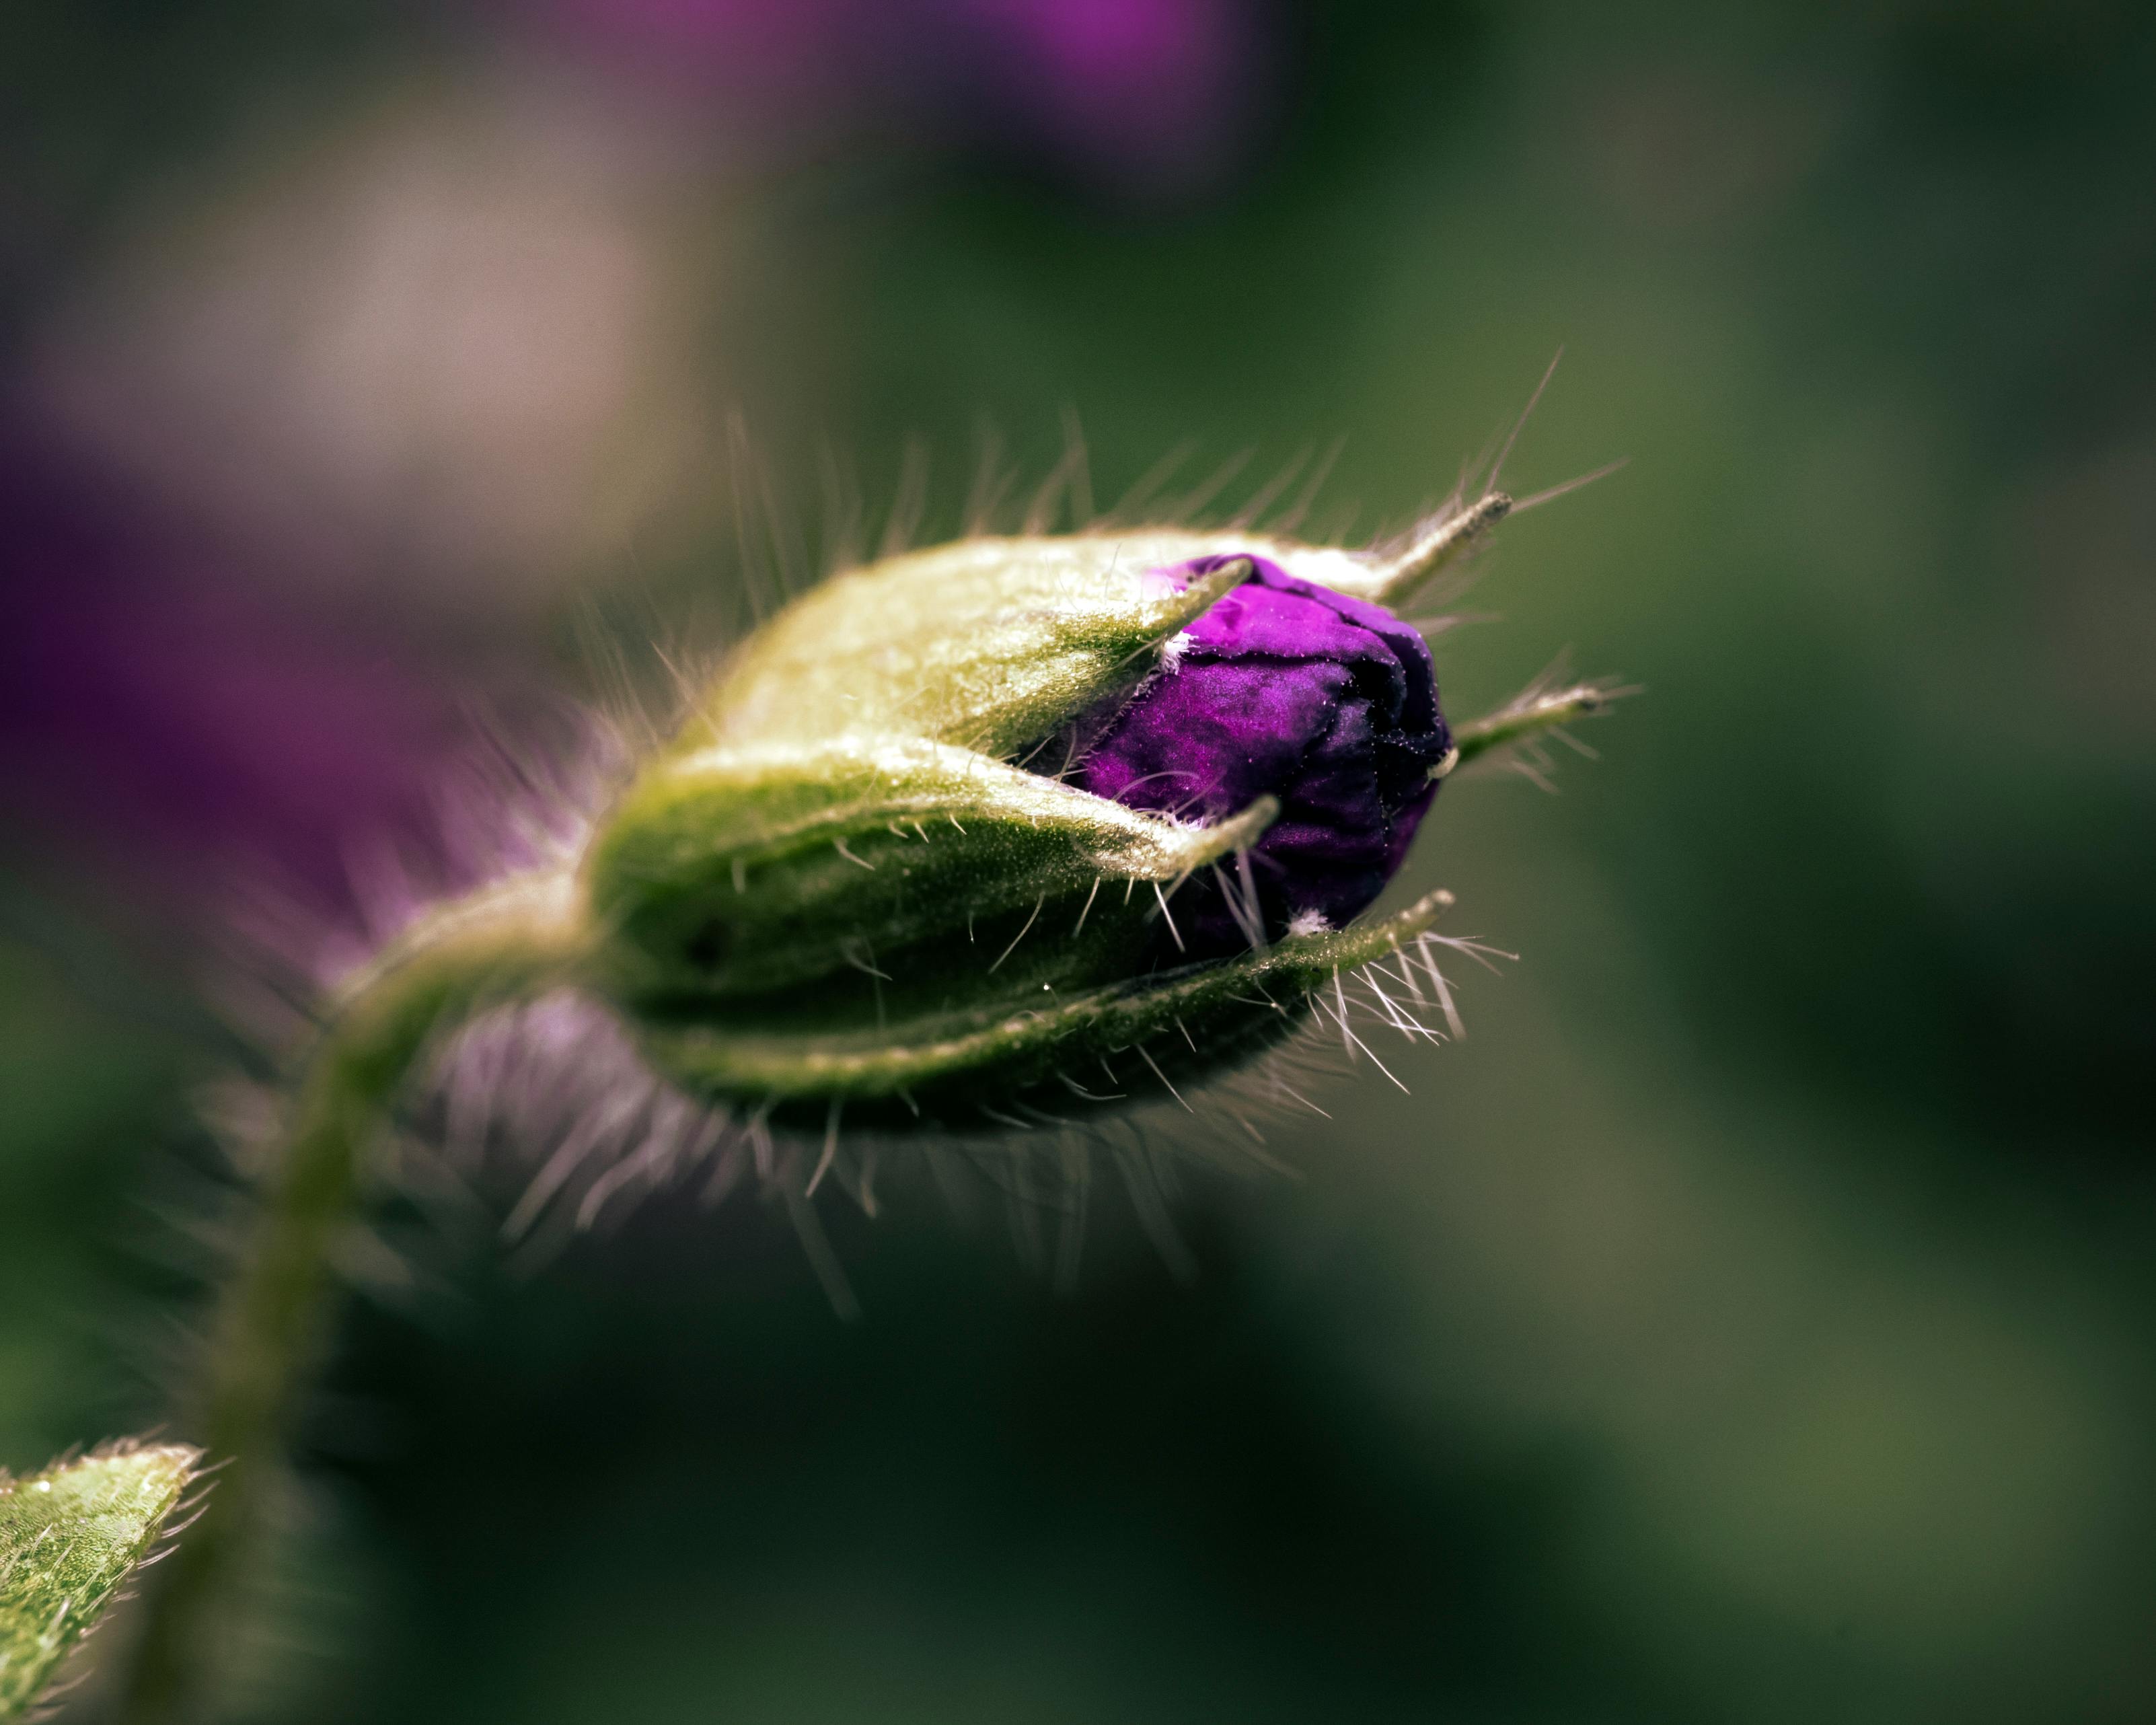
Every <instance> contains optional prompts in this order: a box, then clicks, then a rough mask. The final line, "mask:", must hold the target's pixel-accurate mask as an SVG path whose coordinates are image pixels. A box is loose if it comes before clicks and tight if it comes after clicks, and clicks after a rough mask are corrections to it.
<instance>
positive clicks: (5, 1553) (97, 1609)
mask: <svg viewBox="0 0 2156 1725" xmlns="http://www.w3.org/2000/svg"><path fill="white" fill-rule="evenodd" d="M201 1459H202V1457H201V1452H200V1451H199V1450H191V1449H188V1448H187V1447H186V1446H185V1445H179V1444H160V1445H134V1444H115V1445H111V1446H110V1447H109V1448H107V1449H104V1450H98V1451H96V1452H95V1454H92V1455H85V1456H83V1457H81V1458H80V1460H77V1461H60V1462H55V1463H54V1464H53V1466H50V1467H48V1468H46V1469H45V1470H44V1471H43V1472H42V1473H33V1474H30V1475H28V1476H25V1477H23V1478H22V1479H13V1478H10V1477H9V1476H8V1474H7V1473H6V1472H5V1471H0V1719H13V1718H15V1717H18V1716H20V1715H21V1714H22V1713H23V1712H25V1711H26V1710H28V1708H29V1707H32V1706H33V1704H34V1703H35V1702H37V1700H38V1697H39V1696H41V1695H42V1694H44V1692H45V1690H46V1687H47V1686H48V1685H49V1684H50V1683H51V1681H52V1679H53V1674H54V1672H55V1671H57V1670H58V1669H59V1665H60V1661H62V1660H64V1659H65V1658H66V1657H67V1654H68V1650H69V1648H71V1647H72V1646H74V1644H75V1643H76V1642H77V1641H78V1640H80V1639H81V1638H82V1637H83V1636H84V1635H87V1634H88V1633H89V1632H90V1630H91V1629H93V1628H95V1625H96V1624H97V1620H98V1619H99V1617H100V1615H102V1614H103V1613H104V1610H105V1607H106V1606H107V1605H109V1604H110V1603H111V1601H112V1597H113V1595H114V1594H115V1593H117V1592H118V1591H119V1589H120V1586H121V1584H122V1583H123V1582H125V1581H126V1579H127V1578H128V1576H129V1575H131V1574H133V1573H134V1571H135V1568H136V1566H137V1565H138V1564H139V1563H141V1561H142V1559H143V1558H144V1557H145V1556H146V1554H147V1553H148V1552H149V1549H150V1548H151V1545H152V1544H154V1543H156V1541H157V1538H158V1536H159V1534H160V1533H161V1532H162V1530H163V1528H164V1526H165V1522H166V1520H167V1517H170V1516H171V1514H172V1509H173V1507H174V1506H175V1505H177V1503H178V1502H179V1501H180V1498H181V1496H182V1493H183V1492H185V1491H186V1490H187V1482H188V1481H190V1480H192V1479H193V1477H194V1472H195V1464H196V1463H197V1462H198V1461H200V1460H201Z"/></svg>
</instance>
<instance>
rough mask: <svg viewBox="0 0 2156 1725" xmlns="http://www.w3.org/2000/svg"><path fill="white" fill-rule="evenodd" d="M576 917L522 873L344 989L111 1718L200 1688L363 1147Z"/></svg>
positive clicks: (311, 1343)
mask: <svg viewBox="0 0 2156 1725" xmlns="http://www.w3.org/2000/svg"><path fill="white" fill-rule="evenodd" d="M584 926H585V925H584V919H583V917H582V916H581V915H580V914H579V910H578V901H577V896H576V894H575V892H574V891H573V889H572V886H571V883H570V882H569V881H568V880H567V878H566V877H564V876H562V875H552V874H549V875H529V876H522V877H519V878H518V879H516V880H511V881H508V882H506V883H504V884H503V885H501V886H496V887H493V888H490V889H488V890H486V891H483V892H481V893H479V894H476V895H475V896H472V897H470V898H468V899H465V900H463V901H459V902H458V903H456V904H454V905H451V906H447V907H445V908H444V909H443V910H441V911H438V912H436V913H435V914H434V916H431V917H429V919H428V920H427V921H425V922H423V923H421V924H420V925H419V926H418V927H416V928H414V929H413V931H412V932H411V933H410V934H409V935H408V937H406V938H404V939H403V940H402V941H400V942H398V943H397V944H396V945H395V946H394V947H392V948H391V949H390V950H389V951H388V952H387V953H385V954H384V955H383V957H382V958H381V959H380V960H379V961H378V962H377V963H376V964H375V965H374V966H372V968H370V969H369V970H368V971H367V973H365V974H364V975H362V977H361V978H358V979H357V982H356V983H354V984H353V985H352V987H351V988H349V989H348V990H347V991H346V993H345V994H344V996H343V998H342V999H341V1002H340V1003H339V1004H338V1006H337V1008H336V1011H335V1012H334V1014H333V1015H332V1016H331V1020H330V1022H329V1023H328V1024H327V1025H326V1027H325V1029H324V1030H323V1032H322V1034H321V1040H320V1041H319V1042H318V1043H317V1045H316V1047H315V1048H314V1049H313V1050H312V1051H311V1054H310V1055H309V1057H308V1059H307V1061H306V1064H305V1068H304V1070H303V1072H302V1075H301V1076H300V1081H299V1083H298V1085H297V1087H296V1090H295V1094H294V1096H293V1106H292V1112H291V1115H290V1127H289V1132H290V1138H289V1142H288V1143H287V1145H286V1147H285V1154H284V1156H283V1158H282V1159H281V1160H280V1162H279V1163H277V1164H276V1166H275V1168H273V1169H272V1170H271V1172H270V1173H269V1175H268V1176H267V1178H266V1181H265V1190H264V1196H263V1205H262V1213H261V1215H260V1217H259V1221H258V1222H257V1224H256V1229H255V1233H254V1240H253V1241H252V1243H251V1245H249V1249H248V1250H247V1252H246V1254H245V1255H244V1258H243V1259H242V1260H241V1263H240V1266H239V1271H238V1273H237V1275H236V1276H235V1277H234V1281H233V1282H232V1284H231V1286H229V1287H228V1289H227V1291H225V1293H224V1295H223V1300H222V1302H221V1306H220V1309H219V1311H218V1314H217V1317H216V1320H215V1325H214V1327H213V1332H212V1337H211V1346H210V1353H209V1356H208V1367H207V1373H206V1377H205V1380H204V1382H203V1384H202V1386H201V1388H200V1391H199V1394H198V1401H197V1403H196V1404H195V1408H194V1410H193V1420H192V1422H191V1435H192V1436H193V1437H195V1438H197V1439H198V1440H200V1442H201V1444H202V1445H203V1449H204V1450H205V1451H206V1452H207V1453H208V1456H209V1458H210V1460H211V1461H212V1462H213V1463H214V1464H220V1465H221V1466H222V1471H221V1473H220V1475H219V1476H218V1487H217V1491H216V1494H215V1496H214V1497H213V1498H212V1500H211V1502H210V1505H209V1510H208V1514H207V1515H206V1516H205V1517H203V1521H202V1522H201V1524H200V1525H199V1526H198V1527H196V1528H194V1529H193V1532H192V1533H191V1534H190V1536H189V1538H187V1540H186V1541H185V1542H184V1543H182V1544H181V1545H180V1547H179V1548H178V1550H177V1553H176V1555H175V1556H174V1558H173V1559H172V1563H171V1565H170V1566H169V1568H167V1569H166V1571H165V1573H164V1574H163V1576H162V1578H161V1579H160V1584H159V1585H158V1586H157V1588H156V1589H154V1590H153V1591H152V1592H151V1595H150V1597H149V1598H148V1599H146V1601H145V1605H144V1616H143V1621H142V1623H141V1627H140V1631H139V1635H138V1639H137V1640H136V1643H135V1646H134V1649H133V1655H132V1659H131V1662H130V1663H129V1665H128V1666H127V1667H126V1671H125V1673H124V1676H123V1678H122V1681H121V1695H120V1701H119V1707H118V1709H117V1713H116V1717H118V1718H119V1719H120V1720H121V1721H124V1722H126V1725H153V1722H154V1725H173V1722H180V1721H185V1720H187V1719H191V1718H194V1717H198V1716H199V1715H200V1714H201V1713H202V1712H203V1708H204V1707H205V1705H206V1704H207V1702H208V1686H209V1681H210V1679H211V1673H212V1670H213V1666H214V1663H215V1661H214V1659H213V1651H214V1649H215V1647H216V1645H217V1644H218V1642H219V1641H221V1640H223V1638H224V1632H225V1630H226V1628H227V1625H228V1621H229V1615H230V1600H229V1594H230V1583H231V1580H232V1578H233V1575H234V1569H235V1559H236V1558H237V1557H238V1556H239V1554H240V1553H244V1551H245V1550H246V1549H247V1548H248V1547H249V1544H250V1543H251V1536H252V1535H253V1533H254V1531H255V1527H254V1524H255V1522H257V1521H258V1519H259V1513H260V1509H261V1502H262V1498H263V1497H264V1486H265V1484H266V1482H267V1481H269V1479H270V1478H271V1477H272V1476H273V1474H274V1470H275V1467H276V1466H277V1463H278V1460H279V1456H280V1451H281V1450H282V1447H283V1444H284V1440H285V1434H286V1430H287V1428H288V1426H289V1425H290V1421H291V1419H292V1414H293V1410H294V1408H295V1404H297V1403H298V1402H299V1400H300V1397H301V1394H302V1393H303V1391H304V1389H305V1380H306V1375H307V1373H308V1372H309V1370H310V1368H311V1367H312V1365H313V1364H314V1363H315V1359H316V1354H317V1352H318V1350H319V1347H320V1343H321V1337H322V1332H323V1331H324V1330H325V1328H326V1322H327V1316H328V1307H329V1300H328V1297H327V1296H328V1295H329V1292H330V1285H331V1255H332V1253H333V1251H334V1250H335V1248H336V1244H337V1241H338V1240H339V1239H340V1237H341V1235H342V1234H343V1232H344V1230H346V1228H347V1227H348V1226H349V1225H351V1224H352V1222H353V1221H354V1220H355V1219H356V1217H357V1214H358V1212H359V1209H360V1206H361V1201H362V1195H363V1194H364V1191H365V1188H366V1181H365V1178H364V1176H365V1166H364V1164H365V1158H366V1155H367V1149H368V1147H369V1146H370V1144H371V1143H372V1141H373V1139H374V1137H375V1135H376V1133H377V1131H378V1130H379V1129H380V1127H381V1126H382V1122H383V1119H384V1117H385V1116H386V1114H387V1112H388V1109H389V1108H390V1106H392V1104H393V1102H394V1101H395V1100H396V1097H397V1094H398V1091H399V1090H400V1088H401V1087H402V1086H403V1083H404V1081H405V1080H406V1079H407V1078H408V1076H410V1075H411V1073H412V1071H413V1069H414V1067H415V1066H416V1065H418V1063H419V1061H420V1059H421V1057H422V1056H423V1054H425V1053H426V1052H427V1050H429V1047H430V1046H431V1045H433V1044H434V1041H435V1040H436V1039H437V1038H438V1037H439V1034H441V1032H442V1031H443V1030H444V1029H445V1028H447V1027H449V1026H450V1025H453V1024H455V1023H457V1022H459V1021H461V1020H463V1019H467V1018H469V1017H470V1016H471V1015H472V1014H474V1013H475V1012H477V1011H480V1010H482V1009H485V1007H487V1006H489V1005H490V1004H495V1003H496V1002H498V1001H500V1000H502V999H507V998H511V997H513V996H516V995H518V994H529V993H533V992H535V991H536V990H538V989H541V988H546V987H547V986H549V985H550V984H552V983H557V982H560V981H563V980H567V979H569V978H571V977H572V975H573V974H574V973H575V971H576V969H577V965H578V962H579V960H580V958H581V957H582V956H583V952H584V949H585V946H586V937H585V934H584V932H583V931H584Z"/></svg>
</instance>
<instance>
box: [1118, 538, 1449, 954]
mask: <svg viewBox="0 0 2156 1725" xmlns="http://www.w3.org/2000/svg"><path fill="white" fill-rule="evenodd" d="M1223 561H1224V559H1223V558H1219V557H1206V558H1200V559H1199V560H1197V561H1196V562H1190V563H1187V564H1183V565H1182V566H1181V567H1178V568H1177V569H1175V570H1173V571H1170V572H1168V573H1169V574H1170V575H1171V576H1172V577H1173V578H1176V579H1178V580H1179V581H1180V580H1187V579H1188V578H1191V577H1193V576H1195V575H1198V574H1201V573H1204V572H1206V571H1209V570H1210V569H1213V568H1214V567H1218V565H1219V563H1220V562H1223ZM1251 561H1252V562H1254V563H1255V566H1256V573H1255V576H1254V577H1253V578H1251V579H1250V580H1249V581H1247V582H1245V583H1244V584H1243V585H1242V586H1240V587H1239V588H1235V591H1234V592H1232V593H1229V594H1228V595H1227V597H1226V598H1222V599H1220V600H1219V601H1218V602H1217V603H1214V605H1213V607H1212V608H1210V609H1209V610H1208V611H1206V612H1204V614H1202V615H1200V616H1199V619H1197V621H1196V622H1194V623H1193V624H1191V625H1190V628H1189V629H1188V634H1187V635H1186V637H1185V638H1184V639H1183V644H1182V647H1181V650H1180V652H1179V653H1173V654H1172V655H1171V656H1170V659H1169V660H1168V664H1167V665H1166V666H1165V667H1164V668H1163V670H1162V671H1161V673H1160V674H1159V675H1158V676H1157V677H1155V678H1154V679H1153V680H1152V681H1151V682H1150V683H1148V684H1147V685H1144V686H1143V687H1142V688H1141V689H1140V690H1139V691H1138V692H1137V695H1136V696H1133V697H1132V699H1131V700H1130V701H1129V702H1128V703H1127V705H1126V706H1124V707H1123V708H1122V711H1119V712H1117V713H1116V715H1115V716H1113V717H1112V718H1111V719H1110V720H1109V721H1108V722H1107V724H1106V728H1105V730H1103V731H1102V732H1101V734H1100V735H1099V737H1098V739H1097V740H1096V742H1094V744H1093V746H1092V747H1091V750H1090V752H1088V753H1087V754H1086V757H1085V758H1084V759H1083V760H1082V761H1081V762H1080V763H1079V765H1078V767H1077V769H1076V778H1077V782H1078V783H1080V784H1081V785H1082V786H1083V787H1084V788H1086V789H1087V790H1089V791H1091V792H1092V793H1094V794H1095V795H1096V796H1101V797H1110V798H1114V799H1115V800H1116V801H1117V802H1120V803H1126V804H1127V805H1129V806H1131V807H1132V808H1137V809H1156V810H1162V811H1165V812H1168V813H1173V814H1180V815H1183V816H1185V817H1187V818H1189V819H1204V820H1207V821H1211V820H1217V819H1219V818H1221V817H1222V816H1224V815H1226V814H1231V813H1233V812H1234V811H1235V810H1237V809H1243V808H1246V807H1247V806H1249V804H1250V803H1251V802H1252V801H1253V800H1254V799H1255V798H1259V797H1261V796H1267V795H1270V796H1273V797H1276V798H1279V799H1280V803H1281V817H1280V819H1279V820H1278V821H1277V822H1276V824H1274V825H1273V826H1272V827H1271V829H1270V830H1268V831H1267V832H1266V834H1265V836H1264V837H1263V838H1262V839H1260V840H1259V842H1258V844H1257V845H1256V846H1255V848H1254V849H1253V850H1252V851H1251V853H1250V864H1251V884H1252V885H1253V886H1255V890H1256V898H1257V910H1258V912H1259V915H1260V917H1261V918H1262V921H1263V923H1264V927H1265V933H1266V935H1267V937H1269V938H1272V937H1278V936H1280V935H1281V934H1283V933H1285V932H1286V930H1287V927H1288V925H1289V924H1290V923H1291V922H1293V921H1294V920H1295V919H1296V917H1298V916H1307V915H1309V914H1310V913H1312V912H1315V913H1316V914H1317V915H1319V916H1322V917H1323V918H1324V919H1325V921H1326V922H1327V923H1328V924H1329V925H1331V926H1332V927H1339V926H1341V925H1342V924H1343V923H1345V922H1347V920H1348V919H1349V918H1351V917H1353V916H1355V915H1356V914H1357V913H1358V912H1359V911H1362V910H1363V909H1364V908H1366V907H1367V906H1368V905H1369V904H1370V903H1371V901H1373V900H1374V899H1375V898H1376V897H1377V896H1378V894H1379V893H1380V892H1381V891H1383V890H1384V886H1385V883H1386V882H1387V881H1388V880H1391V879H1392V877H1393V875H1394V874H1395V873H1396V872H1397V871H1398V870H1399V866H1400V864H1401V863H1402V861H1403V860H1405V858H1406V856H1407V851H1408V845H1409V841H1411V840H1412V839H1414V834H1415V829H1416V827H1417V826H1418V825H1419V824H1420V823H1421V821H1422V817H1423V814H1424V811H1425V810H1426V809H1428V808H1429V807H1430V799H1431V798H1432V797H1433V796H1434V795H1435V793H1436V790H1437V780H1436V778H1433V777H1432V773H1433V770H1434V769H1435V770H1437V771H1440V772H1441V771H1442V768H1443V766H1444V764H1445V760H1446V757H1447V756H1448V755H1449V754H1450V752H1451V748H1452V738H1451V735H1450V732H1448V731H1447V729H1446V728H1445V718H1444V716H1443V715H1442V714H1441V713H1440V712H1439V711H1438V706H1437V679H1436V676H1435V673H1434V672H1433V671H1432V670H1431V667H1430V649H1429V647H1428V646H1426V645H1425V644H1424V641H1423V639H1422V637H1421V636H1420V635H1419V634H1416V633H1415V631H1414V629H1411V628H1410V627H1409V625H1407V624H1404V623H1403V622H1401V621H1400V620H1399V619H1398V618H1397V617H1394V615H1393V614H1392V613H1391V612H1389V611H1388V610H1386V609H1385V608H1383V607H1382V606H1379V605H1373V604H1371V603H1368V602H1367V601H1365V600H1362V599H1356V598H1349V597H1347V595H1346V594H1344V593H1335V592H1333V591H1332V589H1330V588H1323V587H1320V586H1317V584H1315V583H1312V582H1308V581H1302V580H1298V579H1297V578H1296V577H1294V576H1292V575H1290V574H1288V573H1286V572H1285V571H1284V570H1282V569H1281V567H1279V566H1278V565H1277V564H1275V563H1271V562H1266V561H1265V559H1263V558H1261V557H1255V558H1252V559H1251ZM1173 914H1174V916H1175V921H1176V925H1177V932H1178V933H1179V934H1180V936H1181V940H1182V947H1183V952H1184V953H1185V954H1186V955H1187V956H1188V957H1190V958H1193V959H1196V958H1204V957H1219V956H1223V955H1225V954H1228V953H1232V952H1240V951H1241V950H1243V949H1244V948H1245V947H1248V946H1249V945H1250V943H1251V934H1252V932H1253V931H1252V930H1251V929H1250V927H1247V926H1246V925H1247V924H1248V922H1249V921H1250V916H1249V911H1248V909H1247V908H1244V909H1243V910H1242V911H1241V914H1240V915H1239V914H1238V906H1237V903H1236V901H1235V899H1234V898H1233V897H1231V896H1230V894H1229V892H1227V891H1223V890H1222V887H1221V885H1220V883H1219V882H1217V881H1214V880H1193V882H1191V884H1190V886H1188V887H1187V888H1186V889H1185V890H1184V891H1183V893H1181V894H1179V895H1178V896H1177V898H1176V900H1175V905H1174V912H1173ZM1163 938H1164V939H1165V938H1167V936H1166V933H1165V932H1163ZM1168 952H1169V954H1170V955H1171V956H1172V955H1173V952H1174V945H1173V942H1172V941H1171V942H1169V947H1168Z"/></svg>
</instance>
